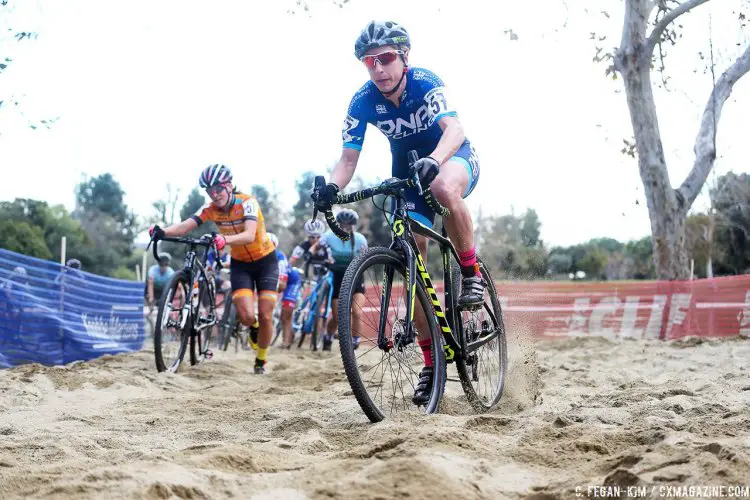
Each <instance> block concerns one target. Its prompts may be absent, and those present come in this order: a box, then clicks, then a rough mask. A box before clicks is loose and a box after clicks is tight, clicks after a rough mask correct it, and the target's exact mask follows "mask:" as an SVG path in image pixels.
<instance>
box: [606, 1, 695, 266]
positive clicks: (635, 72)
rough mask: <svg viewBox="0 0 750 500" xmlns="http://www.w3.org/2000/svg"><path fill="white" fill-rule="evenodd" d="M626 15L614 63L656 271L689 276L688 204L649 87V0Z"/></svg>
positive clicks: (635, 6)
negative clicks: (681, 198) (672, 176)
mask: <svg viewBox="0 0 750 500" xmlns="http://www.w3.org/2000/svg"><path fill="white" fill-rule="evenodd" d="M627 3H628V4H631V3H632V4H633V6H632V7H634V9H631V10H629V11H627V12H626V15H625V29H624V32H623V38H622V44H621V47H620V50H619V51H618V53H617V54H616V56H615V67H616V69H617V70H618V71H619V72H620V74H621V75H622V77H623V81H624V82H625V95H626V96H627V102H628V109H629V111H630V121H631V123H632V125H633V132H634V135H635V143H636V149H637V152H638V168H639V170H640V174H641V181H642V182H643V187H644V191H645V193H646V205H647V206H648V212H649V218H650V220H651V243H652V245H653V253H654V265H655V267H656V277H657V278H658V279H662V280H675V279H688V276H689V274H690V269H689V265H688V259H687V252H686V251H685V219H686V215H687V210H684V209H683V208H682V207H681V206H680V203H679V202H678V199H677V196H676V194H675V190H674V189H672V185H671V184H670V181H669V172H668V171H667V164H666V161H665V159H664V149H663V147H662V142H661V134H660V132H659V121H658V118H657V116H656V103H655V102H654V94H653V89H652V87H651V52H649V47H648V41H647V39H646V21H645V20H646V19H648V15H649V12H650V10H651V3H650V2H647V1H644V0H631V1H628V2H627Z"/></svg>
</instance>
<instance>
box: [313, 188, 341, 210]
mask: <svg viewBox="0 0 750 500" xmlns="http://www.w3.org/2000/svg"><path fill="white" fill-rule="evenodd" d="M338 195H339V187H338V186H337V185H336V184H334V183H333V182H329V183H328V184H326V185H325V187H324V188H322V189H321V190H320V191H319V192H318V193H317V197H316V193H313V195H312V198H313V201H314V202H315V207H316V208H317V209H318V210H320V211H322V212H325V211H326V210H329V209H330V208H331V206H333V204H334V203H335V202H336V198H337V197H338Z"/></svg>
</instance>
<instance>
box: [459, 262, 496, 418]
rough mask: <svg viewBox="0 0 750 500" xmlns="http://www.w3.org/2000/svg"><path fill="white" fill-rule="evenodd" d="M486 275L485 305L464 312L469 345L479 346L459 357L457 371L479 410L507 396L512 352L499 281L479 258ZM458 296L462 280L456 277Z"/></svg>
mask: <svg viewBox="0 0 750 500" xmlns="http://www.w3.org/2000/svg"><path fill="white" fill-rule="evenodd" d="M477 263H478V264H479V269H480V271H481V273H482V278H483V279H484V280H485V282H486V283H487V289H486V290H485V292H484V304H483V305H482V307H481V308H479V309H478V310H473V311H468V310H462V311H460V317H461V329H462V334H463V336H464V337H465V339H466V345H467V346H469V348H470V349H471V345H472V344H474V345H476V346H479V347H478V348H477V349H476V350H474V351H473V352H471V353H470V354H468V355H465V356H456V370H457V371H458V377H459V378H460V379H461V386H462V387H463V390H464V393H465V394H466V398H467V399H468V400H469V403H470V404H471V406H472V407H473V408H474V410H475V411H477V412H480V413H482V412H486V411H488V410H489V409H491V408H492V407H493V406H495V405H496V404H497V403H498V401H500V398H501V397H502V395H503V389H504V387H505V374H506V371H507V367H508V351H507V342H506V336H505V323H504V322H503V310H502V307H500V301H499V300H498V298H497V290H496V289H495V282H494V281H493V280H492V276H491V275H490V271H489V269H487V266H486V265H485V264H484V262H482V261H481V259H479V258H478V257H477ZM454 282H455V285H454V290H455V292H456V297H457V296H458V287H459V286H460V285H459V280H456V279H454Z"/></svg>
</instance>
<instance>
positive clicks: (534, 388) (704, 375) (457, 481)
mask: <svg viewBox="0 0 750 500" xmlns="http://www.w3.org/2000/svg"><path fill="white" fill-rule="evenodd" d="M510 359H511V365H510V368H509V372H508V382H507V387H506V393H505V396H504V397H503V400H502V402H501V404H500V405H499V407H498V408H497V409H496V410H495V411H493V412H491V413H488V414H484V415H476V414H474V413H473V412H472V410H471V409H470V408H469V406H468V405H467V403H466V402H465V398H464V397H463V396H462V395H461V393H460V385H459V384H458V383H452V382H449V387H448V388H447V390H446V397H445V399H444V404H443V405H442V408H441V410H442V413H441V414H439V415H435V416H421V415H405V416H403V417H399V418H397V419H390V420H386V421H384V422H381V423H379V424H370V423H369V421H368V420H367V419H366V418H365V416H364V415H363V413H362V412H361V410H360V409H359V406H358V405H357V403H356V401H355V400H354V398H353V396H352V394H351V390H350V388H349V385H348V383H347V381H346V377H345V375H344V371H343V368H342V365H341V360H340V356H339V354H338V353H337V352H336V349H335V348H334V353H333V354H330V353H328V354H327V355H324V354H318V353H310V352H308V351H304V350H300V351H291V352H286V351H281V350H275V349H272V350H271V351H270V354H269V360H270V363H269V374H268V375H266V376H255V375H252V374H250V373H249V371H250V369H251V366H252V357H251V355H250V354H249V353H248V352H241V353H240V354H234V353H218V354H217V355H216V356H215V357H214V359H213V360H211V361H209V362H206V363H204V364H202V365H199V366H196V367H193V368H190V369H188V370H185V371H184V372H183V373H180V374H159V373H157V372H156V370H155V368H154V364H153V354H152V353H151V352H149V351H142V352H138V353H132V354H125V355H117V356H105V357H104V358H100V359H98V360H95V361H92V362H88V363H74V364H71V365H68V366H63V367H43V366H39V365H27V366H21V367H17V368H13V369H9V370H4V371H0V497H2V498H48V497H57V498H154V499H167V498H227V497H236V498H257V499H270V498H289V499H303V498H356V499H376V498H382V499H387V498H407V497H409V498H462V499H471V498H488V499H501V498H535V499H555V498H575V497H576V492H578V493H580V494H582V495H583V497H586V496H590V495H593V493H592V492H591V491H590V490H587V487H588V486H596V485H600V486H601V485H619V486H622V487H623V488H624V487H627V486H646V487H647V490H646V491H648V494H649V495H652V494H653V495H654V496H653V497H654V498H656V497H658V492H659V491H662V492H664V491H665V490H664V489H661V490H659V489H658V487H659V486H662V487H663V486H667V485H669V486H675V487H676V486H725V487H730V486H736V485H744V486H750V411H748V406H749V403H750V380H748V377H747V367H748V366H750V363H749V362H748V360H750V342H749V341H747V340H723V341H718V340H717V341H700V340H692V341H683V342H678V343H669V344H667V343H661V342H656V341H655V342H643V341H622V342H617V343H614V342H610V341H607V340H604V339H600V338H581V339H567V340H559V341H544V342H524V341H520V340H519V339H516V340H515V341H513V342H511V351H510ZM451 369H452V368H451ZM655 486H656V487H657V488H656V489H655V490H654V488H653V487H655ZM576 488H579V489H578V490H576ZM581 488H582V489H581ZM613 491H615V490H613V489H610V490H603V492H605V493H606V492H610V493H611V492H613ZM629 491H635V490H629ZM672 492H673V493H675V492H678V490H672ZM647 497H648V495H647ZM674 497H675V496H673V498H674Z"/></svg>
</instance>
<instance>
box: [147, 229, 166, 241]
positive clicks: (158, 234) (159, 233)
mask: <svg viewBox="0 0 750 500" xmlns="http://www.w3.org/2000/svg"><path fill="white" fill-rule="evenodd" d="M148 235H149V236H151V239H153V240H160V239H162V238H163V237H164V236H165V235H164V230H163V229H162V228H160V227H159V226H158V225H153V226H151V227H150V228H149V229H148Z"/></svg>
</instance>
